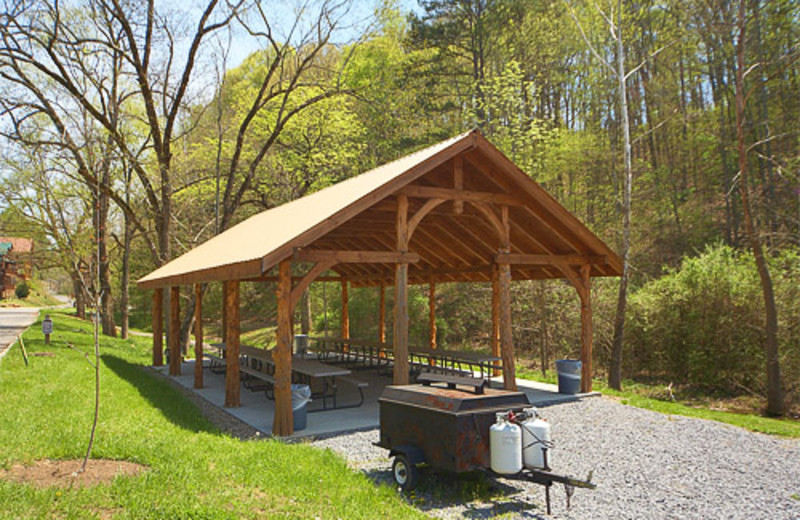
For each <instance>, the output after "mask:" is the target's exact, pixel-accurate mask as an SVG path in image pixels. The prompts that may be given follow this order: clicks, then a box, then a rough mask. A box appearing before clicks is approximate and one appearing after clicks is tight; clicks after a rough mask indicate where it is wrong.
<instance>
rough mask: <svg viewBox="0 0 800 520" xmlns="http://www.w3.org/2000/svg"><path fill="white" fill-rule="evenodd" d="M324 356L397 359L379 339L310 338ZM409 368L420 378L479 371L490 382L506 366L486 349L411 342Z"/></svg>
mask: <svg viewBox="0 0 800 520" xmlns="http://www.w3.org/2000/svg"><path fill="white" fill-rule="evenodd" d="M309 339H310V340H312V341H313V342H314V343H315V345H316V348H315V351H316V352H317V354H318V355H319V357H320V359H323V360H325V361H327V362H331V363H342V364H345V365H348V366H351V367H353V368H379V369H380V368H388V367H390V366H391V365H392V363H393V361H394V348H393V346H392V345H391V344H389V343H381V342H378V341H369V340H359V339H344V338H335V337H314V338H309ZM408 358H409V369H410V370H411V373H412V375H413V376H414V377H415V378H416V377H417V376H419V374H421V373H422V372H438V373H442V374H450V375H465V374H466V373H470V375H471V374H472V373H473V372H476V371H477V372H478V373H479V374H480V377H481V378H483V379H485V380H486V381H487V384H488V383H489V382H490V379H491V377H492V373H493V371H494V369H496V368H500V367H501V366H502V358H501V357H499V356H493V355H491V354H486V353H483V352H475V351H464V350H445V349H431V348H428V347H416V346H413V345H410V346H409V351H408Z"/></svg>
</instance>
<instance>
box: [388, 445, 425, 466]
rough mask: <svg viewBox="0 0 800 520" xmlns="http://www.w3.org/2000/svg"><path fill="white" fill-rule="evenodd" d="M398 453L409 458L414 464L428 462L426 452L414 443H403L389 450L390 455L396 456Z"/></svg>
mask: <svg viewBox="0 0 800 520" xmlns="http://www.w3.org/2000/svg"><path fill="white" fill-rule="evenodd" d="M397 455H404V456H405V457H406V458H407V459H408V462H410V463H411V464H414V465H416V464H422V463H423V462H427V460H426V459H425V452H424V451H422V450H421V449H420V448H419V447H418V446H414V445H413V444H403V445H401V446H395V447H394V448H392V449H391V450H389V456H390V457H396V456H397Z"/></svg>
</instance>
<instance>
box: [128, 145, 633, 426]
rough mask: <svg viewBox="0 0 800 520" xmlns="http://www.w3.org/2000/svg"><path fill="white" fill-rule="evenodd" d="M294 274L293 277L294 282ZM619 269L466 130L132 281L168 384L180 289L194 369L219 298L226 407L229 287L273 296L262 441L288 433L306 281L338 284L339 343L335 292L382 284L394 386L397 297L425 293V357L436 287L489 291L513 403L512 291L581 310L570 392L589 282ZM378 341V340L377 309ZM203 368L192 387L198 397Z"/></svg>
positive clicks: (400, 334) (234, 302) (235, 351)
mask: <svg viewBox="0 0 800 520" xmlns="http://www.w3.org/2000/svg"><path fill="white" fill-rule="evenodd" d="M301 269H302V272H303V273H304V274H302V275H299V276H298V275H296V274H295V275H293V271H294V272H295V273H296V272H299V271H300V270H301ZM621 272H622V262H621V260H620V259H619V257H618V256H617V255H616V254H615V253H614V252H613V251H612V250H611V249H610V248H609V247H608V246H606V245H605V244H604V243H603V242H602V241H601V240H600V239H599V238H597V237H596V236H595V235H594V234H593V233H592V232H591V231H590V230H589V229H588V228H587V227H586V226H584V225H583V224H582V223H581V222H580V221H579V220H578V219H577V218H576V217H575V216H574V215H572V214H571V213H570V212H569V211H567V210H566V209H565V208H564V207H563V206H561V205H560V204H559V203H558V202H556V200H555V199H553V198H552V197H551V196H550V195H549V194H548V193H547V192H545V191H544V190H543V189H542V188H541V186H539V185H538V184H537V183H536V182H534V181H533V180H532V179H531V178H530V177H528V176H527V175H526V174H525V173H524V172H522V171H521V170H520V169H519V168H518V167H517V166H516V165H515V164H514V163H513V162H511V161H510V160H509V159H508V158H507V157H505V155H503V154H502V153H501V152H500V151H499V150H498V149H497V148H495V147H494V146H493V145H492V144H491V143H490V142H489V141H488V140H487V139H485V138H484V137H483V136H482V135H481V133H480V132H479V131H477V130H473V131H471V132H467V133H464V134H461V135H459V136H457V137H454V138H452V139H449V140H446V141H443V142H441V143H438V144H436V145H434V146H431V147H429V148H426V149H424V150H421V151H418V152H415V153H413V154H410V155H407V156H405V157H403V158H401V159H398V160H396V161H394V162H391V163H388V164H386V165H383V166H380V167H378V168H375V169H373V170H370V171H368V172H366V173H363V174H361V175H358V176H356V177H353V178H350V179H348V180H346V181H343V182H340V183H338V184H335V185H333V186H330V187H328V188H326V189H323V190H320V191H318V192H316V193H313V194H311V195H308V196H306V197H303V198H301V199H298V200H295V201H292V202H289V203H287V204H284V205H282V206H279V207H276V208H273V209H271V210H268V211H265V212H262V213H259V214H257V215H254V216H252V217H250V218H249V219H247V220H245V221H243V222H241V223H240V224H238V225H236V226H234V227H232V228H230V229H228V230H227V231H225V232H223V233H220V234H219V235H217V236H215V237H213V238H212V239H210V240H208V241H207V242H205V243H203V244H201V245H199V246H198V247H196V248H194V249H192V250H191V251H188V252H187V253H185V254H184V255H182V256H180V257H178V258H176V259H175V260H172V261H171V262H169V263H167V264H165V265H164V266H162V267H160V268H158V269H156V270H155V271H153V272H152V273H150V274H148V275H147V276H145V277H144V278H142V279H141V280H139V281H138V284H139V286H140V287H142V288H146V289H154V294H153V308H152V315H153V338H154V339H153V364H154V365H156V366H159V365H161V364H163V360H162V357H163V345H162V341H163V340H162V332H163V324H162V315H163V306H162V301H163V291H164V289H166V288H169V294H170V298H169V319H168V327H169V332H170V333H169V334H168V337H169V341H170V345H169V353H170V359H169V372H170V374H171V375H178V374H180V366H181V358H180V349H179V347H178V336H179V334H178V330H179V327H180V307H179V296H180V286H181V285H194V290H195V295H196V298H197V303H196V305H195V313H196V317H197V319H196V320H195V327H196V328H195V336H196V337H195V349H196V353H197V354H198V357H199V358H200V359H202V345H203V337H202V336H203V331H202V320H201V319H200V318H201V317H202V284H205V283H211V282H222V283H223V285H224V289H223V293H224V302H225V303H224V311H223V315H224V317H223V328H224V334H225V343H226V346H227V348H226V356H227V373H226V397H225V405H226V406H228V407H236V406H238V405H239V400H240V394H239V393H240V384H239V383H240V374H239V363H238V358H239V345H240V344H239V282H241V281H264V282H275V283H276V284H277V296H278V329H277V346H276V347H275V349H274V352H273V358H274V361H275V417H274V420H273V433H274V434H275V435H278V436H286V435H291V434H292V432H293V424H292V409H291V393H290V388H291V387H290V385H291V373H292V352H291V351H292V318H291V317H292V314H293V309H294V308H295V306H296V305H297V303H298V301H299V299H300V297H301V295H302V293H303V291H304V290H305V289H306V288H307V287H308V286H309V285H310V284H311V283H312V282H313V281H315V280H337V281H339V282H341V284H342V296H343V323H342V335H343V337H345V338H347V337H349V325H348V318H347V315H346V314H347V312H346V309H347V302H346V300H347V287H348V285H353V286H361V287H376V288H379V290H380V291H381V301H382V302H384V301H385V298H384V291H385V287H386V286H387V285H389V284H392V283H393V284H394V291H395V292H394V295H395V297H394V331H393V332H394V333H393V340H392V344H393V348H394V359H395V362H394V369H393V370H394V373H393V379H394V384H398V385H403V384H408V381H409V366H408V347H409V346H408V308H407V293H408V285H409V284H429V287H430V292H429V294H430V297H431V315H430V321H431V324H432V325H431V331H432V334H431V338H430V341H431V345H430V346H431V348H436V343H435V342H436V335H435V321H434V319H435V315H434V309H435V307H434V305H433V301H434V297H435V286H436V284H437V283H447V282H491V284H492V318H493V319H492V323H493V330H492V333H491V338H492V351H493V354H494V355H498V356H500V357H502V370H503V381H504V387H505V388H507V389H515V388H516V382H515V377H514V374H515V360H514V347H513V344H512V323H511V299H510V284H511V280H512V279H513V280H539V279H553V278H566V279H567V280H569V282H570V283H571V284H572V285H573V286H574V287H575V289H576V290H577V293H578V296H579V299H580V308H581V360H582V362H583V374H582V376H583V377H582V388H581V391H582V392H589V391H591V384H592V378H591V375H592V321H591V318H592V310H591V282H590V280H591V278H592V277H596V276H619V275H620V274H621ZM380 312H381V316H380V320H379V324H380V325H379V327H380V329H379V336H380V337H379V338H378V339H379V341H381V342H383V341H384V340H385V334H386V332H385V329H384V323H385V311H384V305H383V304H382V305H381V310H380ZM202 377H203V373H202V363H196V364H195V386H196V387H202V384H203V383H202Z"/></svg>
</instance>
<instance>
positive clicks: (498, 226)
mask: <svg viewBox="0 0 800 520" xmlns="http://www.w3.org/2000/svg"><path fill="white" fill-rule="evenodd" d="M472 206H473V207H474V208H475V209H477V210H478V211H480V212H481V213H483V215H484V216H485V217H486V219H487V220H488V221H489V222H490V223H491V224H492V226H493V227H494V229H495V230H496V231H497V234H498V235H499V236H500V241H501V242H507V240H504V239H503V234H504V233H506V229H505V227H503V220H502V217H498V216H497V213H495V212H494V209H492V206H490V205H489V204H484V203H480V202H472ZM503 207H504V208H507V206H503Z"/></svg>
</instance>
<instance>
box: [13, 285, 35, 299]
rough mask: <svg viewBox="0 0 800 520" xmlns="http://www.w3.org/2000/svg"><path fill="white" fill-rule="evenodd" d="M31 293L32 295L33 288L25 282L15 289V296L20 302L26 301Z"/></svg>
mask: <svg viewBox="0 0 800 520" xmlns="http://www.w3.org/2000/svg"><path fill="white" fill-rule="evenodd" d="M30 293H31V288H30V287H28V284H27V283H25V282H20V283H18V284H17V286H16V287H15V288H14V294H15V295H16V296H17V298H19V299H20V300H24V299H25V298H27V297H28V295H29V294H30Z"/></svg>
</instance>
